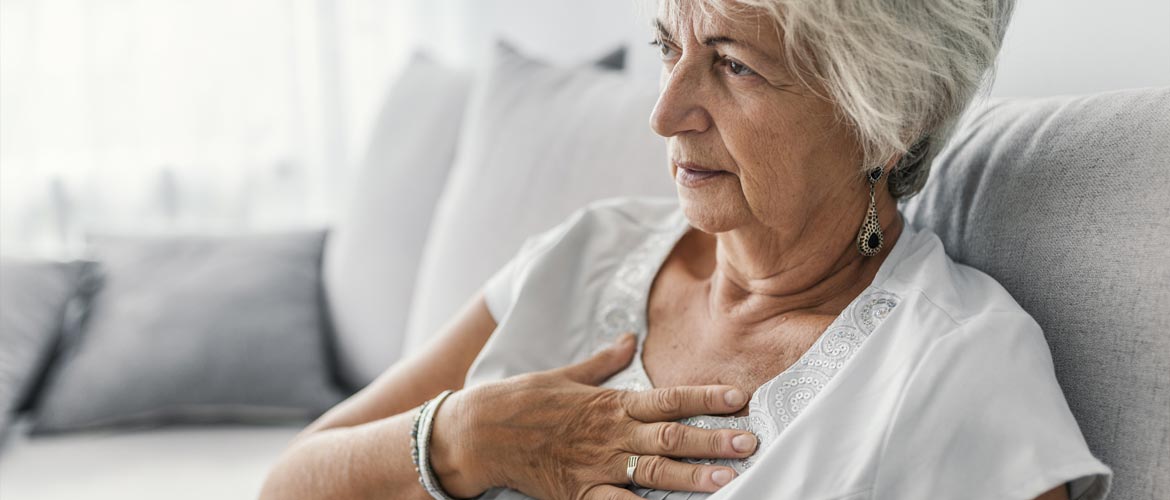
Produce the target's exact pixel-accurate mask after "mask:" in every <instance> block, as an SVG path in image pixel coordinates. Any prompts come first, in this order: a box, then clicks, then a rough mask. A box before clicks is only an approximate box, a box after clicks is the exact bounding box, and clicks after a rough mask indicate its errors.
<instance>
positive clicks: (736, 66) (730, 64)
mask: <svg viewBox="0 0 1170 500" xmlns="http://www.w3.org/2000/svg"><path fill="white" fill-rule="evenodd" d="M723 60H724V61H727V68H728V69H730V70H731V73H732V74H734V75H736V76H751V75H754V74H756V72H755V71H752V69H751V68H749V67H747V66H744V65H743V64H741V63H739V62H738V61H736V60H734V59H726V58H724V59H723Z"/></svg>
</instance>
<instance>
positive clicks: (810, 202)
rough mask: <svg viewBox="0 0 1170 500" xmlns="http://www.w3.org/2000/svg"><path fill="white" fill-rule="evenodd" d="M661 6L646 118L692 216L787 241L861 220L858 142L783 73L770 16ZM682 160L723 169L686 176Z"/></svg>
mask: <svg viewBox="0 0 1170 500" xmlns="http://www.w3.org/2000/svg"><path fill="white" fill-rule="evenodd" d="M665 3H666V2H659V4H660V10H659V15H658V24H659V26H660V29H659V35H658V36H659V42H661V44H662V45H661V46H660V47H658V48H659V49H661V50H662V61H663V67H662V74H661V77H660V80H659V89H660V91H661V94H660V96H659V98H658V103H657V105H656V106H655V107H654V112H653V114H652V115H651V118H650V124H651V127H652V128H653V129H654V131H655V132H657V133H658V134H659V135H661V136H663V137H665V138H666V142H667V150H668V152H669V155H670V160H671V162H670V170H671V174H672V175H673V176H674V178H675V183H676V187H677V189H678V194H679V198H680V203H681V205H682V207H683V210H684V211H685V212H686V215H687V218H688V219H689V220H690V222H691V224H692V225H694V226H695V227H697V228H699V229H700V230H703V231H704V232H707V233H718V232H724V231H729V230H731V229H735V228H738V227H745V226H750V225H753V224H759V225H763V226H767V227H769V228H771V229H772V230H773V232H775V233H776V234H777V236H778V237H779V238H781V239H783V240H786V241H790V240H793V239H795V238H799V237H801V236H802V235H803V234H804V233H805V232H806V231H807V230H808V229H810V228H811V227H815V226H814V225H815V224H823V223H830V224H844V223H846V222H847V223H848V224H850V225H853V226H856V225H857V224H859V223H860V220H861V217H862V216H863V215H864V214H863V213H862V212H861V211H858V210H864V206H865V203H866V202H867V201H868V185H866V184H865V182H864V180H863V177H862V176H861V175H860V173H859V169H858V165H859V164H860V161H861V149H860V147H859V145H858V143H857V141H856V139H855V138H854V136H853V134H852V133H850V131H849V129H848V128H846V126H845V125H844V124H842V123H839V122H838V120H837V118H836V116H835V114H834V113H835V110H834V107H833V105H832V103H830V102H829V101H827V100H825V99H823V98H821V97H817V96H816V95H814V93H813V92H811V91H809V90H807V89H805V88H803V87H802V86H801V85H800V81H799V79H798V77H797V76H796V75H794V74H792V73H791V72H789V71H788V70H787V67H786V64H785V63H784V61H783V59H782V58H783V54H782V52H781V45H780V40H779V37H778V36H777V33H776V30H775V28H774V25H773V24H772V22H771V21H770V20H769V18H768V17H766V16H764V15H762V14H761V15H755V16H750V17H749V16H744V17H740V16H737V17H736V19H734V20H729V19H722V18H720V19H710V18H705V17H704V16H703V14H702V12H701V11H699V10H698V9H694V8H692V9H690V10H689V11H687V10H684V11H683V12H681V13H679V14H680V15H678V16H677V21H676V22H675V23H670V22H668V21H666V20H665V19H666V16H665V12H664V11H663V10H662V8H661V6H663V5H664V4H665ZM686 4H690V2H686ZM684 8H687V7H684ZM708 19H709V22H705V21H706V20H708ZM817 93H819V94H821V95H824V92H823V91H820V90H819V89H818V92H817ZM686 162H689V163H694V164H698V165H701V166H705V167H708V168H712V169H718V170H723V171H724V172H723V173H720V174H717V175H715V176H713V177H710V178H708V179H706V180H705V181H703V182H701V183H699V184H697V185H687V183H686V182H685V178H684V179H680V178H679V176H680V173H683V171H682V169H680V168H679V165H678V164H679V163H686ZM858 207H861V208H858ZM852 212H857V213H855V214H854V213H852ZM847 214H850V215H851V216H847Z"/></svg>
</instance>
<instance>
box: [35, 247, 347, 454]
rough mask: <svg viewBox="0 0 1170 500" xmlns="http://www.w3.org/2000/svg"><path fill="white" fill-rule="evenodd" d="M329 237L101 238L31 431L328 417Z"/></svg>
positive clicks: (333, 394) (334, 393) (331, 400)
mask: <svg viewBox="0 0 1170 500" xmlns="http://www.w3.org/2000/svg"><path fill="white" fill-rule="evenodd" d="M324 234H325V233H324V232H323V231H312V232H297V233H286V234H270V235H252V236H228V237H109V236H106V237H96V238H91V240H90V253H91V256H92V258H93V259H94V261H95V264H94V265H92V266H89V267H88V270H89V272H88V274H90V275H91V276H92V277H95V278H96V281H97V283H98V284H97V286H96V287H95V292H94V293H93V295H92V297H91V299H90V301H89V307H88V312H87V314H86V317H85V320H84V322H83V324H82V327H81V328H80V329H79V330H78V333H79V334H78V335H77V337H76V338H72V339H66V340H67V341H66V343H65V344H64V346H63V350H62V351H61V353H60V355H59V356H58V361H56V362H55V363H54V367H53V369H52V370H51V372H50V374H49V377H48V380H47V382H46V384H45V388H44V389H43V391H42V395H43V397H42V398H40V399H39V401H38V404H37V405H36V406H37V407H36V409H35V413H34V416H33V427H32V429H31V433H33V434H45V433H53V432H61V431H71V430H81V429H92V428H98V427H107V426H137V427H153V426H158V425H162V424H169V423H216V422H237V423H241V422H242V423H262V422H269V421H289V420H292V421H303V420H307V419H311V418H314V417H316V416H318V415H320V414H321V413H322V412H323V411H324V410H326V409H328V408H329V407H331V406H332V405H334V404H336V403H337V402H338V401H340V399H341V398H342V394H341V393H340V392H339V391H338V390H337V389H336V388H335V385H334V383H333V381H332V380H331V377H330V376H329V373H330V366H329V362H328V360H329V359H330V352H329V350H328V349H329V348H330V346H329V344H328V342H327V337H326V333H325V327H326V320H325V314H324V310H323V307H322V296H321V293H322V291H321V280H320V263H321V251H322V245H323V241H324Z"/></svg>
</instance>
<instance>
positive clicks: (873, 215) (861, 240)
mask: <svg viewBox="0 0 1170 500" xmlns="http://www.w3.org/2000/svg"><path fill="white" fill-rule="evenodd" d="M884 173H885V171H884V170H882V168H881V167H877V168H874V169H873V170H870V171H869V174H867V175H866V179H868V180H869V209H868V210H866V212H865V221H863V222H862V223H861V230H860V231H858V232H857V251H859V252H861V255H864V256H866V257H873V256H874V255H877V254H878V252H881V251H882V226H881V224H879V223H878V216H877V198H876V197H875V196H874V190H875V189H876V188H877V183H878V181H879V180H881V178H882V174H884Z"/></svg>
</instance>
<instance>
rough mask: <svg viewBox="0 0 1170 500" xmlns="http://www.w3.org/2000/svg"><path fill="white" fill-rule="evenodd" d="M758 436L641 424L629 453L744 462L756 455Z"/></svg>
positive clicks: (681, 425) (632, 437)
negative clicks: (739, 460) (742, 459)
mask: <svg viewBox="0 0 1170 500" xmlns="http://www.w3.org/2000/svg"><path fill="white" fill-rule="evenodd" d="M756 443H757V439H756V436H755V434H752V433H751V432H748V431H737V430H733V429H700V428H698V427H694V426H690V425H686V424H681V423H678V422H655V423H652V424H642V425H639V426H638V427H636V428H635V429H634V432H633V434H632V435H631V436H630V441H629V443H627V444H626V447H625V448H626V449H628V450H630V451H633V452H635V453H641V454H646V455H663V456H667V457H691V458H742V457H747V456H750V455H751V454H752V453H754V452H755V451H756Z"/></svg>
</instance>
